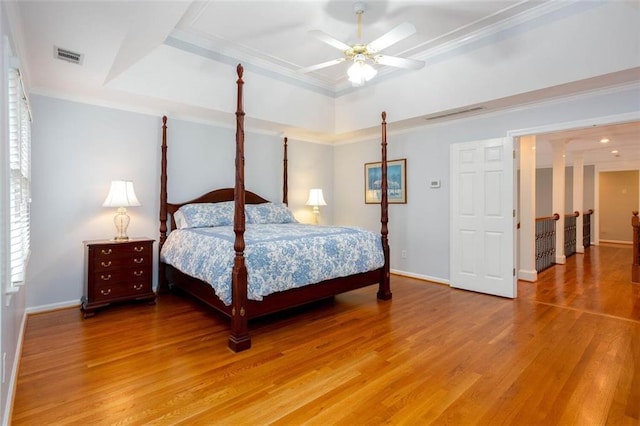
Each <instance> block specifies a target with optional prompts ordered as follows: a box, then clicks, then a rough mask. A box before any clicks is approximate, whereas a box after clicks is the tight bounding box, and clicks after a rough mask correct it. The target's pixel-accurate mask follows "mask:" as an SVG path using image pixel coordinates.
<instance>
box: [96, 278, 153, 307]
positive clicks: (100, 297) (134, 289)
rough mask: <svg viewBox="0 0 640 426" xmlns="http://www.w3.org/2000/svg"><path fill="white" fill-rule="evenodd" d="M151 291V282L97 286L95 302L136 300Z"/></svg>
mask: <svg viewBox="0 0 640 426" xmlns="http://www.w3.org/2000/svg"><path fill="white" fill-rule="evenodd" d="M150 291H151V282H147V281H124V282H122V281H121V282H112V283H108V284H96V286H95V293H94V294H93V298H92V299H93V300H95V301H98V302H100V301H106V300H111V299H120V298H127V299H130V298H134V299H135V298H136V296H138V295H141V294H146V293H149V292H150Z"/></svg>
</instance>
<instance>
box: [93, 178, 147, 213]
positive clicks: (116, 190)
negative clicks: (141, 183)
mask: <svg viewBox="0 0 640 426" xmlns="http://www.w3.org/2000/svg"><path fill="white" fill-rule="evenodd" d="M139 205H140V201H138V197H136V192H135V191H134V190H133V182H132V181H130V180H114V181H111V188H110V189H109V194H108V195H107V198H106V199H105V200H104V203H102V206H103V207H134V206H139Z"/></svg>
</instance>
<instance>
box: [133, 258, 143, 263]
mask: <svg viewBox="0 0 640 426" xmlns="http://www.w3.org/2000/svg"><path fill="white" fill-rule="evenodd" d="M133 261H134V262H136V263H142V262H144V257H140V258H138V259H133Z"/></svg>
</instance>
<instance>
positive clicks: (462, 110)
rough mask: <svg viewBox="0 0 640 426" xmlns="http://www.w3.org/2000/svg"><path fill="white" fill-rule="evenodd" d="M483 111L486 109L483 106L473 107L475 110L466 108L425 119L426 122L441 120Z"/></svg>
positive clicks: (429, 116)
mask: <svg viewBox="0 0 640 426" xmlns="http://www.w3.org/2000/svg"><path fill="white" fill-rule="evenodd" d="M482 109H484V107H481V106H477V107H473V108H466V109H456V110H453V111H447V112H444V113H441V114H436V115H428V116H426V117H425V118H424V119H425V120H437V119H439V118H445V117H451V116H453V115H460V114H466V113H468V112H474V111H480V110H482Z"/></svg>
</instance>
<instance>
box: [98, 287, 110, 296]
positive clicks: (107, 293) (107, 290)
mask: <svg viewBox="0 0 640 426" xmlns="http://www.w3.org/2000/svg"><path fill="white" fill-rule="evenodd" d="M100 293H102V295H103V296H108V295H110V294H111V289H110V288H108V289H106V290H104V289H103V290H100Z"/></svg>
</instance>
